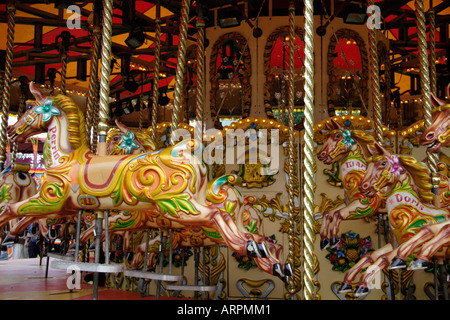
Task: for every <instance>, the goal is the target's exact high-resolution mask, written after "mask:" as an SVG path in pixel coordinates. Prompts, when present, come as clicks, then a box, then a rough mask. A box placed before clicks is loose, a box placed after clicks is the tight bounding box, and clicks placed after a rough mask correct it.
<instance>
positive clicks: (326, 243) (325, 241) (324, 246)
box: [320, 239, 330, 250]
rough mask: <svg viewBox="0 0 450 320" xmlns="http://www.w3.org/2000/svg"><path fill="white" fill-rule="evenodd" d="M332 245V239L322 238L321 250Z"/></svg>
mask: <svg viewBox="0 0 450 320" xmlns="http://www.w3.org/2000/svg"><path fill="white" fill-rule="evenodd" d="M329 245H330V240H328V239H324V240H320V250H325V249H326V248H328V246H329Z"/></svg>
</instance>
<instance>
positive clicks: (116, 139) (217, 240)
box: [80, 120, 282, 268]
mask: <svg viewBox="0 0 450 320" xmlns="http://www.w3.org/2000/svg"><path fill="white" fill-rule="evenodd" d="M116 125H117V127H118V130H117V129H114V130H110V132H109V133H108V137H107V148H106V149H107V151H108V152H110V153H111V154H123V155H125V154H139V153H141V152H145V151H154V149H155V146H154V144H153V143H152V142H151V139H150V136H149V135H148V134H147V133H145V132H142V131H138V130H130V129H128V128H127V127H126V126H125V125H124V124H122V123H120V122H119V121H117V120H116ZM233 179H236V178H235V177H234V178H233ZM219 181H220V180H216V183H218V182H219ZM221 181H222V182H225V181H226V180H225V179H222V180H221ZM215 188H216V189H217V188H222V189H223V190H225V191H226V194H227V199H228V201H230V200H231V199H234V200H233V201H234V202H235V203H236V204H237V206H238V207H240V208H241V209H237V208H235V210H234V212H235V213H234V215H233V216H232V219H233V220H234V221H235V222H236V225H237V226H238V228H239V230H240V231H241V232H251V233H256V234H264V232H263V216H262V214H261V212H260V211H259V210H258V209H256V208H255V207H254V206H253V203H254V202H255V198H254V197H245V198H243V197H242V196H241V195H240V193H239V192H238V190H237V189H236V188H234V187H231V186H228V185H226V184H225V185H223V186H213V185H210V186H209V187H208V191H209V192H208V193H207V202H208V204H209V205H213V206H214V205H218V206H219V208H220V210H222V211H224V212H229V213H230V214H231V213H232V212H230V209H229V208H226V207H225V202H217V201H216V200H215V199H214V194H213V193H212V192H210V191H211V190H213V189H215ZM161 221H163V220H160V221H157V220H155V219H154V218H153V217H152V216H151V215H150V216H149V215H148V212H144V211H137V212H119V213H118V214H116V215H115V216H114V217H113V218H112V219H109V220H108V222H109V223H108V229H109V230H110V233H117V232H120V233H121V234H122V235H123V237H124V243H125V244H127V243H129V241H128V239H127V236H128V237H129V236H130V232H131V231H139V230H146V229H148V228H151V227H153V228H161V227H163V228H166V227H167V224H168V222H164V223H162V222H161ZM161 223H162V224H161ZM94 228H95V226H91V227H90V228H89V229H87V230H86V231H84V232H83V233H82V234H81V236H80V243H81V244H82V243H84V242H86V241H87V240H88V239H89V238H90V237H91V236H92V235H93V232H94ZM123 231H126V233H125V234H123ZM127 231H128V232H127ZM160 241H161V237H160V235H158V236H157V237H155V238H154V239H152V240H151V241H150V242H149V253H150V254H149V255H148V263H147V266H148V268H151V266H153V263H152V262H154V261H155V260H154V255H155V254H156V253H157V252H159V250H158V248H159V243H160ZM217 244H224V241H223V239H222V237H221V236H220V234H217V232H213V233H208V232H207V230H205V229H203V228H191V229H188V228H186V229H179V230H175V232H174V234H173V243H172V248H173V249H174V250H176V249H179V248H182V247H203V246H214V245H217ZM145 246H146V244H145V243H142V244H141V245H139V246H138V247H137V249H138V250H137V252H136V255H134V256H133V261H132V262H131V268H138V267H139V266H140V265H141V264H142V259H143V257H144V255H145ZM268 249H269V250H271V252H272V254H274V255H275V256H276V257H277V258H280V255H281V251H282V246H281V245H277V244H271V245H270V246H269V248H268Z"/></svg>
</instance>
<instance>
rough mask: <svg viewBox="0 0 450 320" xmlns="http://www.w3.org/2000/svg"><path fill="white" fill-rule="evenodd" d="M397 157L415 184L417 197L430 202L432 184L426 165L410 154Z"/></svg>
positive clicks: (431, 198) (431, 199)
mask: <svg viewBox="0 0 450 320" xmlns="http://www.w3.org/2000/svg"><path fill="white" fill-rule="evenodd" d="M398 158H399V161H400V163H401V165H402V166H403V167H404V168H405V170H407V171H408V172H409V173H410V174H411V176H412V178H413V180H414V182H415V184H416V185H417V187H418V193H419V197H420V198H421V199H423V200H425V201H426V202H432V201H433V197H434V195H433V193H432V192H431V189H432V185H431V182H430V171H429V169H428V167H427V166H426V165H425V164H424V163H423V162H420V161H418V160H416V159H415V158H414V157H411V156H405V155H399V156H398Z"/></svg>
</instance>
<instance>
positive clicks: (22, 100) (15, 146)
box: [9, 86, 25, 164]
mask: <svg viewBox="0 0 450 320" xmlns="http://www.w3.org/2000/svg"><path fill="white" fill-rule="evenodd" d="M24 91H25V90H24V88H22V86H21V88H20V95H19V109H17V118H18V119H20V117H21V116H22V114H23V109H24V108H25V92H24ZM18 147H19V144H18V143H17V142H14V143H13V146H12V148H11V154H10V155H9V162H10V163H11V164H13V163H15V162H16V158H17V149H18Z"/></svg>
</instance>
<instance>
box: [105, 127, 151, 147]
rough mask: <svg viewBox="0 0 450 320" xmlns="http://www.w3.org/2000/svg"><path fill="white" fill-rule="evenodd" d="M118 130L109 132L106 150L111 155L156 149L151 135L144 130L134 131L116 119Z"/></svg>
mask: <svg viewBox="0 0 450 320" xmlns="http://www.w3.org/2000/svg"><path fill="white" fill-rule="evenodd" d="M116 125H117V128H118V130H112V131H110V132H109V133H108V139H107V146H106V152H107V154H109V155H116V154H119V155H124V154H139V153H145V152H150V151H154V150H156V146H155V144H154V143H153V141H151V139H150V136H149V135H148V134H146V133H144V132H142V131H139V132H138V131H132V130H130V129H129V128H128V127H127V126H126V125H124V124H123V123H121V122H120V121H118V120H116Z"/></svg>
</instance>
